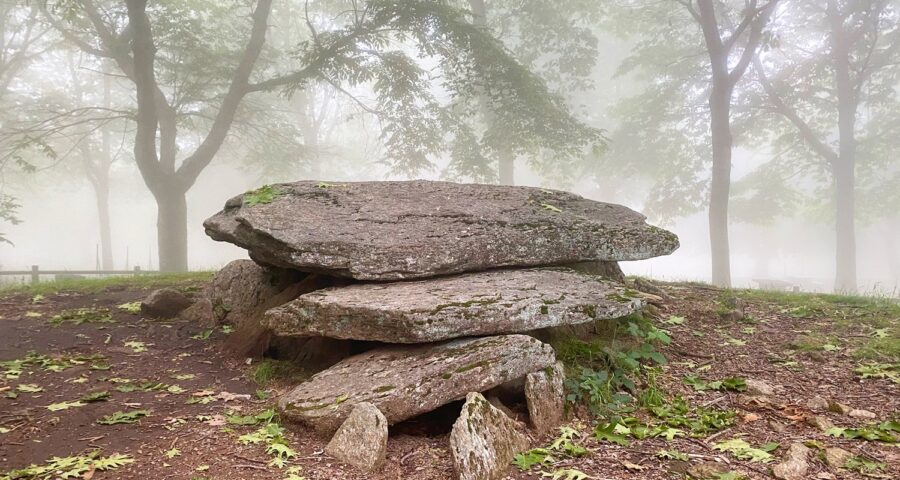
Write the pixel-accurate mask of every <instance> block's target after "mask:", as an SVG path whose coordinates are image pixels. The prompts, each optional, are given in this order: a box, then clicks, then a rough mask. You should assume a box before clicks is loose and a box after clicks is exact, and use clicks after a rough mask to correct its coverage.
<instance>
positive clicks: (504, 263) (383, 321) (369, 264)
mask: <svg viewBox="0 0 900 480" xmlns="http://www.w3.org/2000/svg"><path fill="white" fill-rule="evenodd" d="M204 227H205V228H206V233H207V234H208V235H209V236H210V237H212V238H213V239H215V240H219V241H225V242H230V243H233V244H235V245H237V246H240V247H242V248H244V249H246V250H247V251H248V252H249V255H250V258H251V259H252V262H251V261H248V260H241V261H237V262H233V263H232V264H230V265H229V266H226V267H225V268H224V269H223V270H222V271H221V272H220V273H219V274H217V276H216V278H215V279H214V280H213V282H212V291H213V294H212V295H211V298H209V299H208V300H207V301H206V304H204V305H201V306H197V305H196V304H195V306H194V307H191V308H195V307H197V308H198V309H202V310H204V311H208V312H212V314H213V315H215V316H216V317H217V320H219V321H222V320H225V319H226V317H228V321H230V322H232V323H235V322H254V323H255V324H256V323H258V325H261V326H262V327H263V328H265V329H267V330H269V331H271V332H272V333H273V334H274V335H275V336H276V338H284V337H303V338H308V339H310V341H313V340H316V341H338V340H345V341H346V340H353V341H360V342H361V343H362V344H364V345H368V346H369V347H368V349H366V350H364V351H362V353H357V354H354V355H350V354H349V352H348V355H347V356H345V357H344V358H342V359H340V360H339V361H337V360H336V363H333V365H331V366H330V367H328V368H325V369H323V370H321V371H319V372H318V373H316V374H315V375H313V376H312V377H311V378H309V379H308V380H307V381H305V382H303V383H301V384H299V385H296V386H295V387H294V388H293V389H292V390H291V391H290V392H288V393H287V394H285V395H283V396H282V397H281V398H280V400H279V402H278V409H279V411H280V414H281V416H282V417H283V418H286V419H289V420H292V421H295V422H298V423H300V424H303V425H306V426H308V427H311V428H313V429H315V430H317V431H319V432H322V433H326V434H329V435H333V437H332V440H331V442H330V443H329V444H328V447H327V448H326V452H328V453H329V454H330V455H332V456H334V457H336V458H338V459H339V460H342V461H344V462H346V463H349V464H352V465H355V466H356V467H358V468H360V469H363V470H365V471H373V470H375V469H377V468H378V467H379V466H380V465H381V463H382V462H383V460H384V455H385V445H386V443H387V435H388V426H390V425H394V424H397V423H398V422H402V421H404V420H407V419H410V418H413V417H416V416H418V415H421V414H424V413H428V412H431V411H433V410H435V409H438V408H439V407H442V406H444V405H447V404H450V403H453V402H457V401H460V400H464V401H465V403H464V404H463V406H462V410H461V413H460V416H459V418H458V420H457V421H456V423H455V424H454V426H453V429H452V431H451V434H450V442H451V448H450V450H451V453H452V456H453V461H454V465H455V467H456V472H457V476H458V478H460V479H463V480H484V479H488V480H490V479H496V478H501V477H502V476H503V474H504V472H505V471H506V468H507V466H508V465H509V462H510V461H511V460H512V458H513V456H514V455H515V454H516V453H518V452H521V451H523V450H526V449H527V448H528V437H527V436H526V435H525V434H524V433H523V432H522V431H521V430H522V428H521V426H520V424H519V422H517V421H516V420H514V419H512V418H510V416H509V415H507V414H506V413H504V410H505V407H504V406H503V405H502V404H499V405H498V404H496V402H494V401H493V399H492V398H491V396H490V395H489V394H487V392H490V391H492V389H495V387H501V386H504V385H515V384H518V385H522V384H524V394H525V399H526V404H527V409H528V412H529V417H530V419H529V420H530V423H531V426H532V427H533V428H534V429H535V430H536V431H537V432H538V433H546V432H547V431H548V430H550V429H553V428H555V427H556V426H558V424H559V423H560V422H561V421H562V420H563V411H564V392H563V380H564V375H565V372H564V369H563V367H562V365H561V363H559V362H558V361H557V359H556V355H555V352H554V351H553V348H552V347H551V346H550V345H548V344H546V343H544V342H542V341H540V340H538V339H537V338H536V337H535V336H534V334H535V332H537V331H539V330H545V329H552V328H558V327H565V326H574V325H580V324H588V323H591V322H596V321H598V320H606V319H616V318H620V317H623V316H626V315H629V314H630V313H633V312H635V311H637V310H639V309H641V308H643V306H644V300H643V298H641V296H640V295H637V294H636V292H634V291H632V290H629V289H628V288H626V287H625V285H623V284H622V283H621V282H619V281H616V280H615V279H614V278H615V277H618V275H612V277H613V279H610V278H608V276H607V277H603V276H598V275H594V274H592V273H587V272H591V271H594V270H596V271H601V272H604V271H613V272H615V271H619V270H618V268H617V264H616V263H615V262H620V261H628V260H641V259H647V258H651V257H656V256H660V255H667V254H669V253H671V252H673V251H674V250H675V249H676V248H678V238H677V237H676V236H675V235H674V234H672V233H670V232H668V231H666V230H663V229H660V228H657V227H654V226H652V225H648V224H647V223H646V222H645V217H644V216H642V215H641V214H639V213H637V212H634V211H632V210H630V209H628V208H626V207H623V206H620V205H613V204H609V203H602V202H597V201H592V200H588V199H585V198H582V197H580V196H578V195H575V194H572V193H567V192H562V191H556V190H547V189H540V188H530V187H513V186H498V185H477V184H458V183H450V182H432V181H406V182H353V183H349V182H348V183H332V182H318V181H301V182H294V183H284V184H277V185H271V186H266V187H263V188H261V189H258V190H254V191H252V192H247V193H245V194H243V195H238V196H236V197H234V198H232V199H230V200H228V201H227V202H226V204H225V208H224V209H223V210H222V211H221V212H219V213H217V214H216V215H214V216H212V217H211V218H209V219H207V220H206V221H205V222H204ZM591 265H594V266H598V267H599V268H597V269H592V268H585V266H588V267H590V266H591ZM619 272H620V271H619ZM323 279H327V280H323ZM216 292H218V293H216ZM223 299H225V300H223ZM229 299H232V300H229ZM234 299H237V300H234ZM228 302H236V303H239V304H237V305H228V304H227V303H228ZM335 339H337V340H335ZM517 382H518V383H517ZM486 397H487V398H486ZM506 411H508V410H506Z"/></svg>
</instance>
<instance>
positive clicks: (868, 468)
mask: <svg viewBox="0 0 900 480" xmlns="http://www.w3.org/2000/svg"><path fill="white" fill-rule="evenodd" d="M843 468H846V469H847V470H852V471H854V472H857V473H860V474H862V475H866V476H869V475H871V474H877V473H878V472H884V471H886V470H887V465H885V464H883V463H881V462H876V461H874V460H869V459H867V458H864V457H860V456H857V455H852V456H850V458H848V459H847V460H846V461H845V462H844V465H843Z"/></svg>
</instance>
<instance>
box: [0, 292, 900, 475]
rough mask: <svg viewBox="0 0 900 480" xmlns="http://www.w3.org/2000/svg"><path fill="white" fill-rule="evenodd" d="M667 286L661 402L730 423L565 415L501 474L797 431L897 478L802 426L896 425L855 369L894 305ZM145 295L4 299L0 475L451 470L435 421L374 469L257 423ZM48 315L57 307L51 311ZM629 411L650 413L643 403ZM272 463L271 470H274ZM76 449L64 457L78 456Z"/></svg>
mask: <svg viewBox="0 0 900 480" xmlns="http://www.w3.org/2000/svg"><path fill="white" fill-rule="evenodd" d="M199 285H200V284H199V283H198V282H196V281H182V282H180V283H178V285H177V286H178V287H179V288H182V289H186V290H189V291H190V290H196V289H197V288H198V286H199ZM664 288H665V291H666V293H668V295H670V296H671V297H672V300H671V301H669V302H666V303H665V304H664V306H663V307H662V308H661V309H660V312H659V314H658V315H657V316H658V317H659V318H658V320H657V322H658V326H659V327H661V328H665V329H667V330H668V331H669V332H670V333H671V336H672V338H673V342H672V343H671V344H670V345H668V346H665V347H662V348H661V349H660V350H661V352H662V353H663V354H664V355H665V356H666V357H667V358H668V360H669V362H668V365H666V366H664V367H662V368H661V370H660V371H659V373H658V374H657V375H655V377H656V390H658V391H659V392H661V393H662V395H663V397H664V398H665V400H664V401H663V403H662V405H664V406H668V405H670V404H671V403H672V399H673V398H674V396H676V395H681V396H682V397H683V398H684V400H685V401H686V403H687V404H688V405H690V408H691V410H692V411H696V409H697V407H698V406H703V407H705V408H708V409H711V410H712V409H715V410H716V411H723V412H729V411H733V413H731V414H729V415H731V417H730V418H731V420H730V425H728V426H726V427H725V428H724V429H722V430H718V431H716V432H715V433H711V434H710V435H706V436H705V437H697V438H690V437H687V436H683V435H675V436H674V438H673V439H672V440H665V439H664V437H657V438H647V439H643V440H638V439H636V438H634V437H635V436H634V435H633V434H632V435H627V434H626V435H624V436H625V437H628V438H627V440H628V441H629V442H630V443H629V445H628V446H624V445H619V444H616V443H614V442H610V441H602V440H599V439H597V438H595V436H594V435H592V432H593V431H594V426H593V425H592V423H591V422H590V421H589V420H588V419H586V418H582V419H576V420H574V421H573V422H572V423H571V425H570V426H571V427H572V428H574V430H575V432H577V433H571V432H570V433H571V437H572V438H571V439H570V443H572V444H573V445H576V446H577V447H579V448H584V449H585V450H584V451H583V452H582V451H578V452H576V453H577V454H578V455H576V456H568V455H566V454H565V453H562V452H559V453H557V452H552V455H551V457H552V463H551V462H550V461H548V462H547V463H544V464H540V465H536V466H533V467H531V468H530V469H529V470H527V471H520V470H518V469H516V468H513V469H512V470H511V472H510V477H511V478H539V477H540V472H542V471H543V472H547V473H549V474H553V473H559V472H562V473H560V477H559V478H565V477H563V476H562V475H563V474H569V475H573V476H572V477H569V478H571V479H576V478H578V477H577V475H576V473H572V472H574V471H576V470H577V471H579V472H582V473H584V474H586V475H589V476H590V478H597V479H611V478H615V479H630V478H635V479H638V478H641V479H645V478H673V477H677V476H678V475H680V474H681V473H682V472H687V471H688V470H689V469H693V470H692V473H694V474H702V473H704V472H700V471H698V470H697V468H698V465H701V464H709V466H710V467H712V466H715V469H713V470H709V471H707V472H706V473H708V478H740V476H738V475H744V476H746V477H749V478H771V477H770V468H771V466H772V465H774V464H776V463H777V462H778V461H779V459H780V458H781V457H782V456H783V455H784V453H785V451H786V450H787V448H788V447H789V446H790V445H791V443H794V442H806V443H807V444H808V445H812V447H813V455H812V456H811V457H810V462H809V470H808V473H807V477H806V478H821V479H828V478H864V477H863V473H865V474H867V475H875V476H879V477H881V478H897V477H898V476H900V450H898V449H897V448H896V444H895V443H894V444H891V443H888V442H879V441H865V440H861V439H849V438H843V437H834V436H829V435H827V434H826V433H825V432H823V431H821V430H819V429H817V428H815V427H813V426H811V425H810V424H809V419H810V418H811V417H814V416H816V415H820V416H823V417H826V418H828V419H830V420H831V421H832V422H833V423H834V424H835V425H836V426H838V427H847V428H850V427H859V426H863V425H870V424H873V423H877V422H884V421H888V420H892V419H893V420H896V419H898V411H900V409H898V407H900V389H898V384H897V383H896V382H897V381H898V379H896V378H895V379H894V380H892V379H890V378H865V379H863V378H861V375H860V374H859V373H855V372H854V369H857V368H858V367H859V366H860V365H863V364H874V365H876V366H879V365H880V366H881V367H878V368H875V367H871V368H874V369H875V370H874V371H876V373H877V371H878V369H879V368H880V369H881V371H882V373H883V372H885V371H888V372H889V370H887V368H888V367H890V366H891V365H894V367H895V368H896V363H897V362H898V352H897V351H896V349H897V342H898V340H897V333H898V332H897V330H898V328H900V327H898V317H897V316H892V315H895V314H896V313H897V312H898V311H900V308H898V309H896V310H894V309H892V308H893V307H885V308H886V309H882V310H879V308H881V307H873V306H872V305H871V304H870V303H859V304H855V303H854V302H852V301H848V302H844V303H841V302H840V301H838V300H829V301H820V300H818V299H816V298H814V297H802V298H803V301H800V298H801V297H799V296H793V297H792V296H779V295H769V296H766V295H759V294H753V293H745V294H743V293H739V294H738V296H740V297H742V298H744V301H745V302H746V308H745V311H746V314H747V316H748V318H745V319H743V320H723V318H722V317H721V315H720V313H721V312H720V311H721V310H722V308H723V307H722V295H723V294H722V292H721V291H719V290H715V289H711V288H709V287H704V286H691V285H669V286H666V287H664ZM146 293H148V290H147V289H146V288H143V287H140V286H137V287H128V288H124V287H111V288H108V289H105V290H103V291H100V292H98V293H79V292H77V291H69V292H57V293H51V292H47V293H45V294H44V295H42V296H37V297H36V296H35V295H34V293H33V292H18V293H13V294H0V316H2V318H0V361H2V362H3V363H2V364H0V367H2V368H0V370H2V371H0V396H5V398H0V428H2V429H0V432H2V433H0V479H5V478H7V477H4V476H3V475H9V473H7V472H9V471H12V470H14V469H21V468H24V467H27V466H29V465H32V464H33V465H38V466H41V465H46V463H45V462H47V461H48V460H50V459H51V457H73V456H82V455H87V454H89V453H90V452H92V451H96V450H99V451H100V453H99V454H98V456H99V458H104V459H107V461H108V463H109V464H110V465H109V469H108V470H107V471H96V472H93V471H92V470H88V473H87V474H85V473H84V472H82V473H81V474H80V478H98V479H101V478H156V479H166V478H172V479H204V478H205V479H213V478H215V479H242V478H254V479H290V480H297V479H300V478H306V479H363V478H384V479H444V478H451V473H452V466H451V463H450V459H449V452H448V449H447V446H446V444H447V435H446V432H447V429H446V425H441V426H439V427H433V426H432V427H431V428H427V427H428V425H417V423H416V422H410V423H408V424H406V425H404V426H402V427H401V428H398V429H395V430H394V431H392V437H391V440H390V442H389V448H388V462H387V465H386V467H385V469H384V470H383V471H382V472H380V473H379V474H378V475H363V474H360V473H357V472H355V471H353V470H352V469H350V468H348V467H345V466H342V465H339V464H337V463H336V462H334V461H333V460H332V459H330V458H329V457H327V456H326V455H325V454H324V453H323V452H322V448H323V447H324V444H325V440H323V439H321V438H316V437H315V436H314V435H312V434H310V433H308V432H305V431H303V430H301V429H296V428H290V427H288V428H286V429H281V428H279V427H278V426H277V424H274V423H270V420H269V419H268V416H267V413H266V412H267V409H269V408H270V407H271V405H272V403H273V402H272V399H273V398H275V397H276V396H277V395H278V394H279V393H281V392H283V391H284V388H285V386H283V385H279V384H278V383H277V382H274V383H268V384H266V385H260V384H257V383H256V382H255V381H254V380H252V374H251V373H252V372H253V371H254V370H255V368H256V365H255V364H252V363H251V364H247V363H245V362H241V361H238V360H235V359H231V358H228V357H227V356H225V355H223V354H222V353H221V349H220V345H221V342H222V340H223V339H224V338H225V337H226V335H228V332H227V330H226V331H223V330H222V329H217V330H214V331H209V330H202V329H201V328H199V327H197V326H194V325H189V324H185V323H183V322H179V321H174V322H160V321H157V320H150V319H145V318H142V317H141V315H139V314H137V313H131V312H129V311H128V310H129V303H130V302H135V301H139V300H140V299H141V298H142V297H143V296H145V295H146ZM122 305H124V307H120V306H122ZM133 306H134V305H133V304H132V305H130V307H131V308H133ZM79 309H81V310H80V311H79ZM60 314H66V318H61V317H55V316H57V315H60ZM54 318H56V319H55V320H54ZM57 324H58V325H57ZM892 349H893V350H892ZM29 352H32V353H29ZM871 368H870V369H871ZM893 372H894V373H893V375H900V372H897V371H896V370H894V371H893ZM883 374H884V376H887V375H888V373H883ZM686 375H687V376H690V375H693V376H695V377H696V380H695V381H694V385H698V386H700V387H701V388H702V387H704V386H708V385H706V384H708V383H709V382H714V381H715V380H722V379H726V378H729V377H740V378H741V379H749V380H761V381H764V382H766V383H768V384H769V385H771V386H773V387H774V389H775V391H774V394H772V395H769V396H768V397H767V398H766V399H760V398H759V397H751V396H749V395H748V394H747V392H735V391H728V390H727V389H726V390H714V389H707V390H704V391H696V390H695V388H693V387H692V386H689V385H686V384H685V381H684V377H685V376H686ZM714 386H715V385H714ZM104 392H105V393H104ZM815 396H821V397H823V398H825V399H828V400H833V401H837V402H840V403H843V404H846V405H848V406H850V407H852V408H855V409H864V410H866V411H869V412H872V413H873V414H874V416H875V418H874V419H863V418H855V417H850V416H848V415H845V414H840V413H834V412H812V411H811V410H810V409H809V408H808V407H807V402H808V401H809V400H810V399H811V398H813V397H815ZM117 412H119V414H118V416H117V415H116V414H117ZM135 412H138V413H135ZM450 415H451V416H452V412H451V413H450ZM633 416H634V417H635V418H636V419H638V420H639V421H648V420H647V419H648V418H650V417H648V414H647V413H646V412H641V411H638V412H634V413H633ZM104 419H105V420H104ZM98 420H101V421H103V422H105V423H107V424H102V423H98ZM638 420H636V421H638ZM115 421H118V422H123V423H113V422H115ZM129 422H130V423H129ZM108 423H113V424H108ZM444 423H446V422H444ZM636 425H639V423H637V424H636ZM832 433H833V432H832ZM893 435H894V436H900V432H894V433H893ZM638 436H639V435H638ZM731 439H741V440H743V441H745V442H747V444H749V445H751V446H752V447H759V446H763V445H765V444H775V443H777V444H778V445H779V446H778V448H776V449H775V450H773V451H771V455H772V456H773V459H772V461H770V462H764V461H755V462H752V461H748V460H741V459H739V458H737V456H736V455H735V452H727V451H720V450H717V449H715V448H714V447H715V446H716V445H717V444H719V443H721V442H723V441H726V440H731ZM552 441H553V437H552V436H551V437H547V438H534V442H533V445H534V446H536V447H540V446H547V445H549V444H550V443H551V442H552ZM273 445H283V446H284V447H285V448H286V449H287V450H285V448H282V447H277V446H275V447H273ZM826 447H840V448H843V449H845V450H847V451H849V452H851V453H852V454H853V455H854V457H853V458H855V459H857V464H862V465H869V467H865V466H863V467H858V469H859V470H861V471H852V470H847V469H843V468H835V467H830V466H828V465H826V464H825V462H824V461H823V459H822V458H821V457H822V455H821V454H820V452H821V451H822V450H821V449H822V448H826ZM661 451H666V452H668V453H667V454H660V452H661ZM114 454H120V455H127V456H128V457H126V459H125V460H124V462H123V463H122V464H121V465H117V464H116V462H115V457H113V458H112V459H110V456H111V455H114ZM662 457H669V458H662ZM279 459H281V460H283V462H284V463H285V464H286V466H285V468H277V466H273V465H271V464H272V463H273V461H275V462H276V463H277V462H278V461H279ZM685 459H686V460H685ZM77 460H78V459H75V460H72V461H71V462H74V464H76V467H77V463H78V462H77ZM81 461H82V463H86V464H88V465H90V464H91V463H92V462H91V461H90V459H87V460H86V459H84V458H82V459H81ZM129 461H130V463H129ZM93 465H94V467H97V466H106V465H104V463H103V462H100V463H97V462H96V461H94V462H93ZM57 466H59V465H57ZM76 467H71V466H69V467H67V468H70V469H72V468H76ZM291 467H293V468H291ZM867 468H868V470H867ZM566 469H571V470H570V471H569V472H565V470H566ZM728 475H733V476H728ZM13 478H15V477H13ZM20 478H44V477H43V476H35V477H28V476H22V477H20ZM47 478H55V477H53V476H52V475H51V476H49V477H47Z"/></svg>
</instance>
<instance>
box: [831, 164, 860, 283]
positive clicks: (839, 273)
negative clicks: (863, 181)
mask: <svg viewBox="0 0 900 480" xmlns="http://www.w3.org/2000/svg"><path fill="white" fill-rule="evenodd" d="M832 172H833V173H832V175H833V176H834V206H835V252H834V253H835V272H834V290H835V292H839V293H840V292H843V293H854V292H856V289H857V281H856V225H855V209H856V198H855V197H856V194H855V192H854V185H855V183H856V180H855V172H854V162H853V161H852V160H850V161H847V160H845V159H843V158H842V159H840V160H839V161H838V162H837V164H836V165H834V166H833V167H832Z"/></svg>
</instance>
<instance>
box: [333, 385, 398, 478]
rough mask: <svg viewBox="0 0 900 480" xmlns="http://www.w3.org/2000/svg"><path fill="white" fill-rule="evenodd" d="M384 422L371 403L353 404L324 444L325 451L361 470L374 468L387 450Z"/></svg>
mask: <svg viewBox="0 0 900 480" xmlns="http://www.w3.org/2000/svg"><path fill="white" fill-rule="evenodd" d="M387 440H388V424H387V420H386V419H385V418H384V415H382V413H381V412H380V411H378V409H377V408H375V405H372V404H371V403H368V402H362V403H358V404H356V406H355V407H353V411H352V412H350V416H349V417H347V420H345V421H344V423H343V424H341V427H340V428H338V430H337V432H335V434H334V437H332V439H331V441H330V442H328V445H327V446H326V447H325V453H327V454H329V455H331V456H332V457H334V458H336V459H338V460H340V461H342V462H344V463H349V464H350V465H353V466H354V467H357V468H359V469H360V470H362V471H364V472H371V471H374V470H377V469H378V468H379V467H380V466H381V464H382V463H383V462H384V457H385V454H386V453H387Z"/></svg>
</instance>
